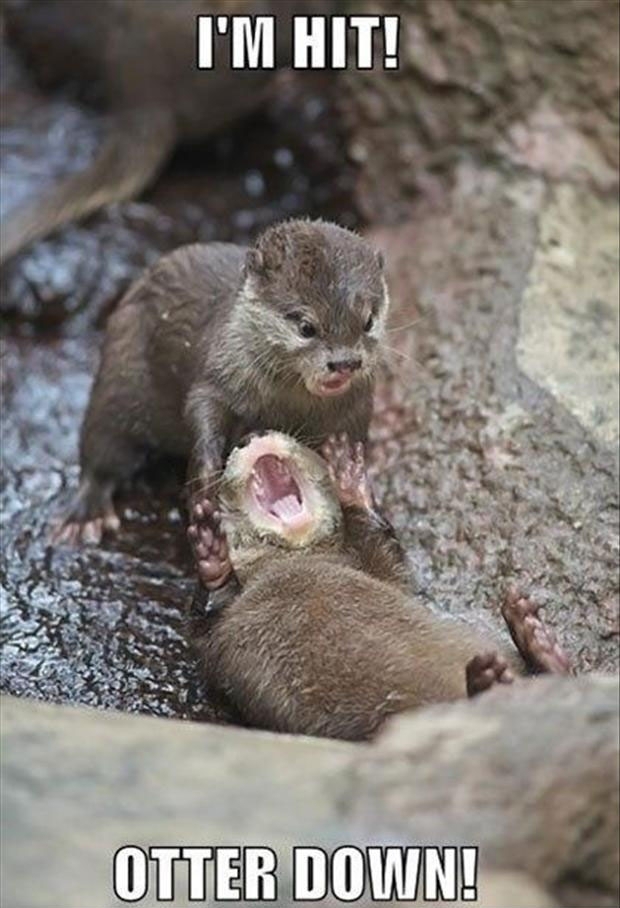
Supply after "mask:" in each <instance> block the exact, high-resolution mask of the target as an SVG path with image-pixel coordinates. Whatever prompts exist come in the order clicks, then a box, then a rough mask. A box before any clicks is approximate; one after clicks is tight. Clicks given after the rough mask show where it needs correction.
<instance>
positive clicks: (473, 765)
mask: <svg viewBox="0 0 620 908" xmlns="http://www.w3.org/2000/svg"><path fill="white" fill-rule="evenodd" d="M618 704H619V689H618V678H617V677H615V678H614V677H612V676H599V677H590V678H580V679H577V680H574V679H570V678H558V677H555V678H554V677H546V678H539V679H536V680H529V681H524V682H520V683H518V684H515V685H513V687H512V688H509V689H507V690H504V689H501V690H499V689H496V690H494V691H492V692H491V693H489V694H488V695H484V696H481V697H479V698H478V699H476V700H473V701H472V700H470V701H463V702H461V703H458V704H455V705H451V706H438V707H433V708H432V709H427V710H423V711H419V712H411V713H408V714H405V715H402V716H400V717H398V718H396V719H394V720H392V723H391V725H390V726H389V727H388V728H387V730H386V731H385V732H384V734H383V735H382V736H381V737H380V738H379V739H378V741H377V742H376V743H375V745H374V747H373V748H371V749H370V750H369V751H367V752H366V753H364V754H363V755H362V756H360V757H359V759H358V761H357V766H356V769H355V782H354V785H353V790H354V791H355V792H356V797H355V799H351V801H350V805H351V811H352V816H353V817H354V818H355V820H356V821H357V823H358V824H359V826H360V827H362V828H364V827H365V828H366V829H367V830H368V831H369V832H370V830H372V831H373V834H374V835H375V836H376V835H382V834H384V833H385V832H386V831H387V830H388V829H389V830H390V831H391V832H392V834H395V835H398V836H400V838H401V839H403V840H406V841H413V842H441V843H442V844H453V845H458V844H461V845H470V844H475V845H478V847H479V849H480V852H479V853H480V863H481V867H482V868H483V869H484V868H489V867H491V868H504V869H511V868H515V869H516V868H518V869H519V870H521V871H524V872H526V873H529V874H531V875H532V877H533V878H534V879H537V880H539V881H542V882H543V883H545V884H546V885H548V886H550V887H552V889H553V890H554V891H555V892H557V893H558V894H559V895H560V898H562V897H563V894H567V893H569V892H570V891H571V887H573V889H572V895H570V896H569V898H578V896H576V895H575V892H576V889H578V888H579V885H581V886H584V887H586V892H588V891H590V892H591V891H592V889H590V887H593V889H594V890H599V897H600V893H606V897H607V898H609V897H612V898H615V899H616V903H617V899H618V894H619V892H618V889H619V886H620V880H619V869H620V864H619V857H620V855H619V842H620V829H619V822H620V820H619V818H620V805H619V803H618V801H619V791H618V771H619V765H618V761H619V750H620V737H619V731H620V730H619V728H618ZM582 898H583V894H582ZM569 903H570V904H576V903H577V902H574V901H570V902H569ZM601 903H602V904H606V903H607V902H606V901H605V896H603V898H602V902H597V904H601ZM579 904H583V902H582V901H579ZM587 904H590V902H587ZM592 904H594V902H592ZM610 904H613V903H611V902H610Z"/></svg>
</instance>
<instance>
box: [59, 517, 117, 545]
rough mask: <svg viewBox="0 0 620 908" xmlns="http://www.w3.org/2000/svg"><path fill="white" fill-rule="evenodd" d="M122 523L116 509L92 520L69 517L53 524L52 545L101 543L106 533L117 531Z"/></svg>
mask: <svg viewBox="0 0 620 908" xmlns="http://www.w3.org/2000/svg"><path fill="white" fill-rule="evenodd" d="M120 525H121V522H120V520H119V519H118V517H117V516H116V514H115V513H114V511H110V512H109V513H107V514H105V515H104V516H102V517H93V518H91V519H90V520H75V519H73V518H72V517H68V518H66V519H65V520H61V521H60V522H59V523H56V524H55V525H54V526H52V528H51V532H50V539H51V542H52V545H73V546H77V545H99V543H100V542H101V540H102V539H103V536H104V534H105V533H117V532H118V530H119V529H120Z"/></svg>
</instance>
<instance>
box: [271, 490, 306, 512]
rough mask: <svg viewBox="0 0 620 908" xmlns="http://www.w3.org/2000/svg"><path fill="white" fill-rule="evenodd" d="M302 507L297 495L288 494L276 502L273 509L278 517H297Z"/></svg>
mask: <svg viewBox="0 0 620 908" xmlns="http://www.w3.org/2000/svg"><path fill="white" fill-rule="evenodd" d="M300 510H301V508H300V505H299V502H298V501H297V496H296V495H287V496H286V498H280V500H279V501H277V502H276V503H275V504H274V507H273V511H274V512H275V514H276V515H277V516H278V517H296V516H297V515H298V514H299V512H300Z"/></svg>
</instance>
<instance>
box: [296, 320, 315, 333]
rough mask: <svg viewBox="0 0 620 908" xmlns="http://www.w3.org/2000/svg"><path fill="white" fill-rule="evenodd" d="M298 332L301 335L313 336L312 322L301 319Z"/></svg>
mask: <svg viewBox="0 0 620 908" xmlns="http://www.w3.org/2000/svg"><path fill="white" fill-rule="evenodd" d="M299 333H300V334H301V336H302V337H315V336H316V328H315V327H314V325H313V324H312V322H307V321H306V320H305V319H302V321H300V323H299Z"/></svg>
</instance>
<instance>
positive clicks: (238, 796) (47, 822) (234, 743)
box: [2, 677, 618, 908]
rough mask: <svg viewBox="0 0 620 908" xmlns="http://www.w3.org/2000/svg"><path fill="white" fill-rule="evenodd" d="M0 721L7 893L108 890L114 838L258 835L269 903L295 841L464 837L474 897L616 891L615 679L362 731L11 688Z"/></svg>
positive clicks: (526, 901) (526, 691) (89, 898)
mask: <svg viewBox="0 0 620 908" xmlns="http://www.w3.org/2000/svg"><path fill="white" fill-rule="evenodd" d="M2 717H3V736H4V744H3V749H2V785H3V805H2V806H3V822H4V828H5V835H4V840H3V849H2V862H3V867H2V869H3V873H2V881H3V882H2V885H3V891H2V901H3V904H7V905H20V906H24V908H57V906H58V905H63V908H83V906H84V905H95V904H97V905H103V904H111V903H112V896H111V891H110V890H111V883H110V878H111V863H112V857H113V854H114V852H115V851H116V849H117V848H119V847H120V846H122V845H127V844H134V845H138V846H139V847H143V848H148V847H149V846H152V845H183V844H185V845H194V846H196V845H204V846H212V845H219V846H221V845H248V844H256V845H258V844H260V845H263V846H268V847H271V848H273V849H274V850H275V851H276V852H277V854H278V858H279V862H278V868H279V874H278V879H279V883H280V888H279V893H280V898H279V901H278V904H281V905H290V904H291V901H290V886H291V867H292V864H291V848H292V847H293V846H294V845H312V846H318V847H321V848H323V849H325V850H326V851H327V852H330V851H332V850H333V849H334V848H336V847H339V846H341V845H344V844H350V845H357V846H358V847H361V848H364V847H365V846H367V845H382V844H390V845H395V844H397V845H398V844H401V845H402V846H421V845H433V846H438V845H468V844H477V845H478V846H479V848H480V851H479V865H480V867H479V879H478V885H479V896H480V898H479V901H478V904H482V905H487V906H488V908H517V906H519V905H522V906H523V908H547V906H552V905H553V904H554V901H553V898H552V897H551V896H550V895H548V894H547V893H546V891H545V885H547V886H549V887H550V888H551V889H552V891H553V892H554V893H555V894H556V895H557V896H558V898H559V900H560V903H561V904H565V902H564V894H565V893H569V897H567V900H568V903H569V904H571V905H574V906H576V908H579V906H583V908H586V906H587V908H604V906H607V905H613V904H614V903H613V901H612V899H613V898H614V894H615V891H616V887H617V872H618V862H617V847H618V837H617V833H618V828H617V827H618V812H617V800H618V797H617V787H616V778H617V776H616V773H617V760H618V734H617V732H618V728H617V721H618V683H617V680H613V679H611V678H602V677H601V678H581V679H577V680H575V679H571V678H561V679H557V678H556V679H553V678H552V679H541V680H536V681H523V682H520V683H519V684H515V685H514V687H513V688H512V689H509V690H506V689H505V688H502V690H500V691H496V692H492V693H490V694H485V695H482V696H481V697H480V698H479V699H478V700H476V701H462V702H460V703H457V704H452V705H449V706H439V707H433V708H430V709H426V710H420V711H418V712H414V713H410V714H407V715H404V716H402V717H400V718H398V719H396V720H394V721H393V722H392V723H391V725H389V726H388V728H387V730H386V731H385V733H384V734H383V735H382V736H381V737H380V738H379V739H378V740H377V741H376V742H375V743H374V744H372V745H352V744H345V743H342V742H337V741H328V740H321V739H312V738H304V737H293V736H286V735H275V734H269V733H264V732H250V731H247V730H243V729H234V728H223V727H222V728H218V727H216V726H213V725H205V724H198V723H189V722H178V721H175V720H165V721H163V720H159V719H149V718H144V717H135V716H128V715H121V714H115V713H102V712H97V711H94V710H88V709H84V708H69V707H58V706H51V705H49V704H42V703H34V702H29V701H26V700H23V699H14V698H10V697H8V698H7V697H5V698H4V700H3V703H2ZM33 866H36V868H37V873H36V874H35V873H32V867H33ZM528 874H529V875H528ZM185 885H186V884H185V878H184V877H182V882H180V883H179V886H178V889H177V901H175V902H174V904H177V905H183V904H186V899H185V895H186V891H185ZM584 893H585V895H584ZM327 903H328V904H332V902H331V901H329V899H328V902H327ZM367 903H368V904H370V900H368V902H367ZM142 904H145V905H154V904H156V901H155V898H154V893H153V890H152V889H151V891H150V892H149V896H148V897H147V898H146V899H145V900H144V902H142ZM362 904H365V903H362ZM401 904H411V903H410V902H409V903H407V902H402V903H401ZM416 904H423V903H422V902H417V903H416ZM429 904H430V903H429ZM462 904H463V905H466V904H469V903H468V902H466V901H465V902H463V903H462Z"/></svg>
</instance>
